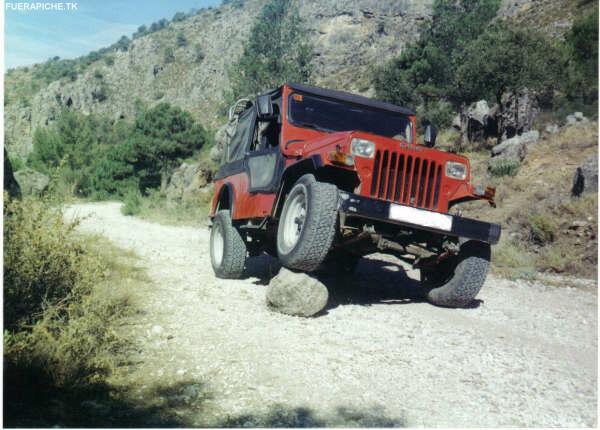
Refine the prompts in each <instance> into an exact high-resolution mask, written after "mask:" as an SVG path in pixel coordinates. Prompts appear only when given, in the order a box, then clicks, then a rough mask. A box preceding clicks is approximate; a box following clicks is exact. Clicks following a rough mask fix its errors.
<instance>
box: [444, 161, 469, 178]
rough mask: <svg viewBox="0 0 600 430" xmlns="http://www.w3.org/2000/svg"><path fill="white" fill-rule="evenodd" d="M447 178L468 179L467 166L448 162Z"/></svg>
mask: <svg viewBox="0 0 600 430" xmlns="http://www.w3.org/2000/svg"><path fill="white" fill-rule="evenodd" d="M446 176H447V177H449V178H453V179H459V180H463V179H465V178H466V177H467V166H466V165H465V164H463V163H458V162H456V161H446Z"/></svg>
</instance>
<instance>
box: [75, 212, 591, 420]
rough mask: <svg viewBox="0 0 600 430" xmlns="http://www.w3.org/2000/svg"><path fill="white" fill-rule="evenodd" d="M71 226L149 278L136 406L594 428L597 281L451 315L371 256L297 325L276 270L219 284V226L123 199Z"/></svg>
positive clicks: (506, 293) (499, 299)
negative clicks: (156, 214) (139, 213)
mask: <svg viewBox="0 0 600 430" xmlns="http://www.w3.org/2000/svg"><path fill="white" fill-rule="evenodd" d="M75 214H77V215H79V216H84V217H86V218H85V219H84V220H83V222H82V223H81V226H80V229H81V231H84V232H91V233H99V234H102V235H105V236H106V237H108V238H109V239H111V240H112V241H114V242H115V243H116V244H117V245H119V246H121V247H123V248H126V249H131V250H133V251H135V252H136V253H137V254H138V255H139V256H140V257H141V264H143V265H145V266H146V267H147V269H148V272H149V275H150V276H151V278H152V280H153V283H152V284H151V285H148V288H147V290H145V291H143V292H140V296H141V300H140V306H141V308H142V310H143V315H141V316H140V317H139V318H138V319H137V320H136V321H135V322H134V323H133V325H132V328H131V330H132V332H133V333H134V334H135V337H136V345H138V346H139V353H138V354H137V355H136V356H135V357H134V358H133V361H135V362H136V364H135V365H133V366H132V367H131V371H130V372H129V373H128V378H129V381H130V384H131V385H132V386H136V387H139V392H140V396H141V395H142V393H143V392H144V390H146V392H147V390H148V389H149V388H150V387H152V386H158V385H160V386H167V385H168V384H171V386H175V387H179V388H173V389H171V390H170V391H169V390H163V391H162V392H161V393H163V394H160V396H167V397H168V396H169V395H170V394H169V393H171V395H173V396H174V397H175V398H176V400H177V399H178V400H180V401H179V402H171V403H169V401H168V399H167V401H166V403H165V404H166V405H171V406H172V408H173V409H174V410H176V413H177V414H178V415H184V416H185V417H186V419H187V421H186V422H187V423H189V424H190V425H211V424H215V425H223V424H226V425H244V424H245V425H252V424H265V425H277V424H278V425H290V424H291V425H305V424H309V425H311V424H312V425H362V426H368V425H376V426H389V425H395V426H401V425H408V426H448V427H455V426H456V427H461V426H578V427H579V426H595V425H596V423H597V417H596V399H597V293H596V285H595V283H591V285H590V282H587V283H586V282H581V284H582V285H583V287H568V286H562V287H556V286H549V285H543V284H541V283H537V282H535V283H534V282H524V281H519V282H513V281H507V280H502V279H496V278H493V277H490V278H489V279H488V281H487V282H486V285H485V286H484V288H483V290H482V292H481V293H480V296H479V299H480V302H479V303H478V306H476V307H474V308H472V309H460V310H452V309H442V308H436V307H434V306H431V305H430V304H427V303H424V302H420V301H418V300H414V299H411V297H413V294H412V293H411V292H412V291H414V289H415V288H416V286H415V283H414V281H413V280H412V279H411V278H410V276H412V274H411V273H408V274H407V272H405V271H404V269H402V268H401V267H400V266H399V265H398V264H396V263H394V260H391V259H389V258H388V259H385V258H381V257H382V256H377V255H375V256H371V257H369V258H368V259H363V260H362V261H361V263H360V265H359V268H358V271H357V273H356V274H355V275H354V276H353V277H352V278H346V279H338V280H337V281H336V280H333V279H332V280H329V281H328V282H329V286H330V287H331V288H330V289H331V291H332V292H333V298H332V304H331V306H330V307H329V309H328V310H327V312H326V313H325V314H324V315H322V316H320V317H317V318H311V319H301V318H296V317H289V316H284V315H280V314H276V313H272V312H270V311H269V310H267V309H266V307H265V304H264V295H265V289H266V285H265V284H266V280H265V279H266V277H267V273H266V272H267V271H268V270H267V269H266V267H267V266H268V265H267V264H264V263H265V260H266V259H264V258H262V259H261V260H259V261H252V262H251V264H250V266H251V267H250V272H251V273H250V275H251V276H250V277H248V278H247V279H245V280H240V281H225V280H220V279H216V278H215V277H214V275H213V272H212V269H211V267H210V261H209V256H208V240H209V232H208V230H207V229H197V228H191V227H172V226H163V225H159V224H153V223H149V222H146V221H142V220H139V219H136V218H132V217H125V216H123V215H121V213H120V211H119V204H117V203H94V204H81V205H75V206H72V207H70V208H69V209H68V210H67V216H69V217H72V216H74V215H75ZM386 260H387V261H386ZM177 384H179V385H177ZM165 393H166V394H165ZM161 398H162V397H161Z"/></svg>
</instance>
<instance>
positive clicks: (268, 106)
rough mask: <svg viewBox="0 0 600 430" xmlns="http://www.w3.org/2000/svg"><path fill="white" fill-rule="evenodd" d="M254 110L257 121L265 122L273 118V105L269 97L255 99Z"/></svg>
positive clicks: (263, 96)
mask: <svg viewBox="0 0 600 430" xmlns="http://www.w3.org/2000/svg"><path fill="white" fill-rule="evenodd" d="M256 110H257V112H258V119H259V120H267V119H271V118H273V103H271V96H270V95H262V96H257V97H256Z"/></svg>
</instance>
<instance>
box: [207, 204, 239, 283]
mask: <svg viewBox="0 0 600 430" xmlns="http://www.w3.org/2000/svg"><path fill="white" fill-rule="evenodd" d="M210 262H211V264H212V268H213V270H214V272H215V275H217V277H218V278H223V279H239V278H241V277H242V275H243V274H244V266H245V264H246V243H245V242H244V239H243V238H242V236H241V235H240V233H239V231H238V230H237V229H236V228H235V227H234V226H233V224H232V222H231V215H230V213H229V211H228V210H221V211H219V212H217V214H216V215H215V217H214V219H213V224H212V229H211V232H210Z"/></svg>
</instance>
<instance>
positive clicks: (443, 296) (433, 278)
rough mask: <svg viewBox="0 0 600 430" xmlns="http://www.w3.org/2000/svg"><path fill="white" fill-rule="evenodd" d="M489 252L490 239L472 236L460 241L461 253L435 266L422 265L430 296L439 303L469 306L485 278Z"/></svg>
mask: <svg viewBox="0 0 600 430" xmlns="http://www.w3.org/2000/svg"><path fill="white" fill-rule="evenodd" d="M490 256H491V248H490V244H489V243H484V242H478V241H475V240H470V241H467V242H465V243H463V244H462V245H461V247H460V251H459V253H458V255H456V256H454V257H450V258H449V259H447V260H445V261H444V262H442V263H440V264H439V265H438V266H437V267H435V268H434V269H428V270H424V269H422V270H421V283H422V286H423V287H425V288H426V296H427V300H428V301H429V302H430V303H432V304H434V305H436V306H444V307H451V308H464V307H468V306H469V305H470V304H471V303H472V302H473V300H474V299H475V297H476V296H477V294H478V293H479V290H481V287H482V286H483V283H484V282H485V278H486V275H487V271H488V268H489V265H490Z"/></svg>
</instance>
